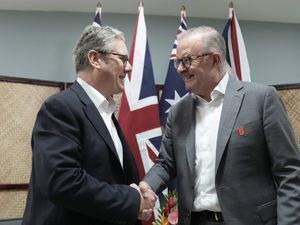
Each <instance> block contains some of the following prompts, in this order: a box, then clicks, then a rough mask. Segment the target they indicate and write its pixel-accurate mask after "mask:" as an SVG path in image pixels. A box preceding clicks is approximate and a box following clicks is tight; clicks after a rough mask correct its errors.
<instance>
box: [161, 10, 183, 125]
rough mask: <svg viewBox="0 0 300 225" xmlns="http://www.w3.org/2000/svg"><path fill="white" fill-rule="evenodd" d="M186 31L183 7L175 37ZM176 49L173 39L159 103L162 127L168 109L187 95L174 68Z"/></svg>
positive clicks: (175, 42)
mask: <svg viewBox="0 0 300 225" xmlns="http://www.w3.org/2000/svg"><path fill="white" fill-rule="evenodd" d="M186 30H187V24H186V11H185V8H184V7H183V8H182V9H181V21H180V25H179V28H178V30H177V33H176V36H177V35H178V34H180V33H182V32H184V31H186ZM176 48H177V38H175V41H174V45H173V49H172V52H171V57H170V62H169V68H168V72H167V76H166V80H165V84H164V88H163V91H162V95H161V98H160V101H159V113H160V121H161V125H162V126H165V124H166V120H167V117H168V113H169V110H170V107H171V106H172V105H174V104H176V103H177V102H178V101H179V100H180V99H181V98H183V97H184V96H185V95H186V94H187V91H186V90H185V88H184V82H183V80H182V79H181V77H180V76H179V74H178V73H177V71H176V69H175V67H174V59H175V58H176Z"/></svg>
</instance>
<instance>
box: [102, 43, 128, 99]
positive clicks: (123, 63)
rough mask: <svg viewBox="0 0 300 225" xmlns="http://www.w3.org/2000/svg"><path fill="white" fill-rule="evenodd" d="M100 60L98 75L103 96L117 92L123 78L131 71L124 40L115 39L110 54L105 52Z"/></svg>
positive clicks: (122, 84)
mask: <svg viewBox="0 0 300 225" xmlns="http://www.w3.org/2000/svg"><path fill="white" fill-rule="evenodd" d="M100 60H102V63H101V69H100V73H101V74H100V76H101V81H100V82H101V83H102V84H105V85H101V86H102V90H101V92H103V93H102V94H103V95H105V97H108V96H111V95H113V94H118V93H120V92H122V91H123V89H124V79H125V76H126V74H127V73H128V72H129V71H131V65H130V63H129V62H128V51H127V48H126V45H125V43H124V41H122V40H118V39H116V40H115V41H114V48H113V50H112V51H111V54H109V53H108V54H106V55H105V58H103V59H100Z"/></svg>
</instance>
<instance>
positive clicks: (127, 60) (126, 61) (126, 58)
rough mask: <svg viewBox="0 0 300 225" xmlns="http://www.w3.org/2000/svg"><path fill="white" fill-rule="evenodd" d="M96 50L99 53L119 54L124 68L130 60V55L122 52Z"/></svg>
mask: <svg viewBox="0 0 300 225" xmlns="http://www.w3.org/2000/svg"><path fill="white" fill-rule="evenodd" d="M95 51H96V52H98V53H99V54H103V55H108V54H110V55H117V56H120V57H118V58H119V59H120V60H121V61H122V63H123V68H125V67H126V65H127V63H128V62H129V58H128V55H123V54H120V53H117V52H101V51H97V50H95Z"/></svg>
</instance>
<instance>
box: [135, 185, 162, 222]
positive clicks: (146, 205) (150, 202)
mask: <svg viewBox="0 0 300 225" xmlns="http://www.w3.org/2000/svg"><path fill="white" fill-rule="evenodd" d="M130 187H132V188H135V189H136V190H137V191H138V192H139V193H140V196H141V204H140V213H139V217H138V219H140V220H144V221H147V220H149V219H150V218H151V216H152V212H153V207H154V206H155V202H156V200H157V195H156V194H155V193H154V192H153V191H152V189H151V187H150V186H149V185H148V184H147V183H146V182H144V181H142V182H140V184H139V186H137V185H136V184H131V185H130Z"/></svg>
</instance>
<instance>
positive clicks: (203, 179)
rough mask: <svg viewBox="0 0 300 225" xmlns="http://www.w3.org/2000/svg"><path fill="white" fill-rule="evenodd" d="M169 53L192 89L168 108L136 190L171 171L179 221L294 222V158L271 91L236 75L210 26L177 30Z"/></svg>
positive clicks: (183, 224) (155, 184) (199, 224)
mask: <svg viewBox="0 0 300 225" xmlns="http://www.w3.org/2000/svg"><path fill="white" fill-rule="evenodd" d="M176 57H177V59H176V60H175V62H174V63H175V67H176V69H177V71H178V73H179V74H180V76H181V77H182V79H183V80H184V83H185V88H186V89H187V90H188V91H190V92H191V94H190V95H188V96H187V97H185V98H184V99H183V100H181V101H180V102H179V103H177V104H176V105H175V106H173V108H171V110H170V112H169V115H168V119H167V123H166V129H165V134H164V137H163V142H162V146H161V150H160V154H159V156H158V159H157V161H156V163H155V165H154V166H153V167H152V168H151V169H150V171H149V172H148V173H147V174H146V177H145V178H144V181H143V182H141V183H140V187H141V190H142V191H144V190H148V189H150V188H152V190H154V191H155V192H157V193H159V192H161V191H162V190H163V189H164V188H165V187H166V185H167V184H168V182H169V181H170V180H171V179H172V178H174V177H175V176H177V185H178V187H177V188H178V198H179V201H178V207H179V218H178V219H179V222H178V224H180V225H188V224H191V225H213V224H215V225H216V224H219V225H221V224H222V225H224V224H226V225H263V224H264V225H266V224H268V225H295V224H300V185H299V184H300V156H299V151H298V148H297V144H296V141H295V137H294V134H293V131H292V128H291V125H290V122H289V120H288V116H287V113H286V111H285V109H284V106H283V104H282V102H281V100H280V98H279V96H278V95H277V93H276V91H275V90H274V88H273V87H268V86H263V85H258V84H254V83H249V82H241V81H238V80H236V79H235V76H234V74H230V72H229V67H228V65H227V63H226V50H225V42H224V40H223V38H222V36H221V35H220V34H219V33H218V32H217V31H216V30H215V29H213V28H210V27H198V28H193V29H190V30H188V31H187V32H185V33H183V34H181V36H179V38H178V46H177V54H176Z"/></svg>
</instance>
